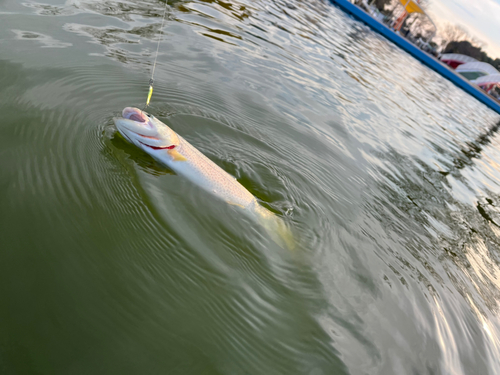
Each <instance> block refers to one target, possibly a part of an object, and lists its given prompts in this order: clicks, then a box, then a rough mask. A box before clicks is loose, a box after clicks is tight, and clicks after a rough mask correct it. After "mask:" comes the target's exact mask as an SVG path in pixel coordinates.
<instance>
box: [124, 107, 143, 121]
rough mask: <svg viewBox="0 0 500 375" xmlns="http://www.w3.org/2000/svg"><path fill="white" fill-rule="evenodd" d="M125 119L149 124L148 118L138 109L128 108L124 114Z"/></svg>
mask: <svg viewBox="0 0 500 375" xmlns="http://www.w3.org/2000/svg"><path fill="white" fill-rule="evenodd" d="M122 116H123V118H126V119H128V120H132V121H136V122H148V119H149V118H148V116H147V115H146V114H145V113H144V112H142V111H141V110H140V109H138V108H134V107H126V108H125V109H124V110H123V112H122Z"/></svg>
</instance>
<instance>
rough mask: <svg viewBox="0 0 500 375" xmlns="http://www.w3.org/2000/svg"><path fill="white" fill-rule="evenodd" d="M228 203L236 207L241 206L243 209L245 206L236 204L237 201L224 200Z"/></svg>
mask: <svg viewBox="0 0 500 375" xmlns="http://www.w3.org/2000/svg"><path fill="white" fill-rule="evenodd" d="M226 202H227V203H228V204H230V205H231V206H238V207H241V208H243V209H245V206H242V205H241V204H238V203H234V202H231V201H226Z"/></svg>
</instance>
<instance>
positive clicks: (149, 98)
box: [146, 1, 168, 107]
mask: <svg viewBox="0 0 500 375" xmlns="http://www.w3.org/2000/svg"><path fill="white" fill-rule="evenodd" d="M167 8H168V3H167V1H165V11H164V12H163V20H162V21H161V27H160V34H159V35H158V45H157V46H156V56H155V62H154V64H153V70H152V72H151V78H150V79H149V93H148V99H147V100H146V107H147V106H148V105H149V101H150V100H151V96H152V95H153V83H154V75H155V69H156V60H157V59H158V51H159V50H160V42H161V36H162V35H163V31H162V30H163V25H164V24H165V16H166V15H167Z"/></svg>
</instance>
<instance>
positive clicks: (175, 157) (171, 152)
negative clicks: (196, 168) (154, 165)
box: [168, 150, 187, 161]
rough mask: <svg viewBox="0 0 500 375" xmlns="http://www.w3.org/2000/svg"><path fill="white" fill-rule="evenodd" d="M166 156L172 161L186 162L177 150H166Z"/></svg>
mask: <svg viewBox="0 0 500 375" xmlns="http://www.w3.org/2000/svg"><path fill="white" fill-rule="evenodd" d="M168 154H169V155H170V156H171V157H172V159H173V161H186V160H187V159H186V158H185V157H184V156H182V155H181V154H180V153H179V151H177V150H168Z"/></svg>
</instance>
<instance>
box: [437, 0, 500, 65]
mask: <svg viewBox="0 0 500 375" xmlns="http://www.w3.org/2000/svg"><path fill="white" fill-rule="evenodd" d="M428 9H429V15H430V16H431V17H432V19H433V20H434V21H435V22H436V23H437V24H438V27H439V23H442V22H450V23H455V24H460V25H462V26H463V27H465V28H466V29H467V30H468V31H469V33H470V34H471V35H473V36H475V37H476V38H477V39H479V40H481V41H482V42H484V43H485V44H486V46H485V47H483V50H485V51H486V53H488V55H489V56H490V57H492V58H500V0H429V8H428Z"/></svg>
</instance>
